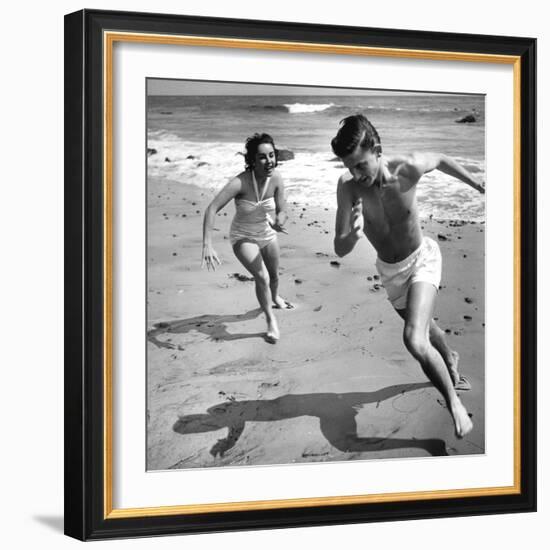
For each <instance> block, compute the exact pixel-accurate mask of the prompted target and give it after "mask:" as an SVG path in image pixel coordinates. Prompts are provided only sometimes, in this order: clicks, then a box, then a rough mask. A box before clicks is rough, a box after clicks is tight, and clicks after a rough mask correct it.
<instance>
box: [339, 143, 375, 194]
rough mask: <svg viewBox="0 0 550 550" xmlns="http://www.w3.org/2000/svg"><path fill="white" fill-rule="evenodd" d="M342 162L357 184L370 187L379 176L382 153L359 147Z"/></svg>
mask: <svg viewBox="0 0 550 550" xmlns="http://www.w3.org/2000/svg"><path fill="white" fill-rule="evenodd" d="M342 162H343V163H344V166H345V167H346V168H347V169H348V170H349V171H350V172H351V175H352V176H353V179H354V181H355V182H356V183H358V184H360V185H362V186H364V187H370V186H371V185H372V184H373V183H374V182H375V180H376V177H377V176H378V171H379V167H380V153H379V152H378V151H377V150H376V149H375V150H374V151H373V150H372V149H368V150H366V149H363V148H362V147H361V146H360V145H358V146H357V148H356V149H355V151H353V153H350V154H349V155H348V156H346V157H343V158H342Z"/></svg>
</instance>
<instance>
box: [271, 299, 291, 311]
mask: <svg viewBox="0 0 550 550" xmlns="http://www.w3.org/2000/svg"><path fill="white" fill-rule="evenodd" d="M273 307H274V308H276V309H293V308H294V305H293V304H292V303H291V302H289V301H288V300H285V299H284V298H281V297H280V296H277V297H276V298H275V299H274V300H273Z"/></svg>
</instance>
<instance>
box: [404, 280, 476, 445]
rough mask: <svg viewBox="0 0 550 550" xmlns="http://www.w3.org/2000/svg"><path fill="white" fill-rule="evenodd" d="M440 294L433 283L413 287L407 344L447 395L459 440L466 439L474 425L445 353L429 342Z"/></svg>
mask: <svg viewBox="0 0 550 550" xmlns="http://www.w3.org/2000/svg"><path fill="white" fill-rule="evenodd" d="M436 292H437V290H436V288H435V287H434V286H433V285H432V284H429V283H424V282H417V283H414V284H412V285H411V287H410V289H409V293H408V296H407V309H406V315H405V327H404V330H403V341H404V342H405V346H406V347H407V349H408V350H409V352H410V353H411V355H412V356H413V357H414V358H415V359H416V360H417V361H418V362H419V363H420V366H421V367H422V370H423V371H424V373H425V374H426V376H427V377H428V378H429V380H430V382H431V383H432V384H433V385H434V386H435V387H436V388H437V389H438V390H439V392H440V393H441V395H443V397H444V399H445V402H446V404H447V407H448V409H449V411H450V413H451V416H452V418H453V422H454V425H455V433H456V435H457V437H464V436H465V435H466V434H467V433H469V432H470V431H471V430H472V428H473V424H472V421H471V420H470V417H469V416H468V412H467V411H466V409H465V407H464V405H463V404H462V402H461V401H460V399H459V398H458V396H457V394H456V391H455V389H454V385H453V381H452V380H451V376H450V374H449V371H448V368H447V365H446V364H445V362H444V360H443V357H442V355H441V353H440V352H439V351H438V350H437V349H436V348H435V347H434V346H433V344H432V342H431V341H430V338H429V329H430V321H431V318H432V312H433V306H434V302H435V296H436Z"/></svg>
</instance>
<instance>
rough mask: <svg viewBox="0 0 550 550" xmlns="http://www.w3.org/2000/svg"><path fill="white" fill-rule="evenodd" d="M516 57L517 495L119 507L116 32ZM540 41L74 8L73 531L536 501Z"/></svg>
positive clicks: (127, 532)
mask: <svg viewBox="0 0 550 550" xmlns="http://www.w3.org/2000/svg"><path fill="white" fill-rule="evenodd" d="M106 31H109V32H125V33H143V34H145V35H147V34H155V35H174V36H178V35H186V36H198V37H212V38H223V39H228V40H233V39H248V40H255V41H280V42H286V43H296V44H302V43H314V44H321V45H327V46H331V45H339V46H353V47H371V48H380V49H385V48H390V49H402V50H404V51H412V50H415V51H423V52H442V53H443V54H445V52H462V53H464V54H484V55H489V56H490V55H497V56H512V57H514V58H516V60H517V63H518V67H519V68H520V72H519V75H520V81H519V90H520V105H519V114H520V117H521V124H520V129H519V136H518V139H519V142H520V148H519V151H518V162H519V172H518V177H519V181H520V185H519V201H520V205H519V206H518V212H519V215H520V223H519V228H518V231H519V258H515V262H516V264H517V270H518V271H517V275H518V276H519V281H520V283H519V305H520V308H519V315H518V316H519V321H518V322H519V326H518V327H516V330H517V331H519V338H520V339H519V353H518V360H519V367H520V370H519V372H520V376H519V380H518V387H517V388H516V390H517V392H518V397H519V399H518V403H519V411H518V414H519V428H520V433H521V437H520V441H519V460H520V464H521V468H520V471H519V478H518V487H517V490H516V491H514V492H513V493H511V494H487V495H481V496H471V497H470V496H466V497H451V498H437V499H430V498H426V499H423V498H419V499H413V500H408V499H404V500H401V501H397V502H396V501H390V502H383V501H382V502H369V503H352V504H337V505H312V506H300V507H290V506H289V507H283V508H280V507H279V508H274V509H269V508H268V509H243V510H236V511H235V510H232V511H222V512H220V511H215V512H211V511H209V512H199V513H186V514H165V515H163V514H160V515H159V514H156V515H147V514H142V515H136V516H135V517H128V516H117V515H113V514H112V513H111V510H109V505H108V501H109V498H110V495H109V494H108V493H109V490H108V488H107V487H108V485H106V483H105V479H106V478H105V476H106V470H105V468H106V465H105V460H104V457H105V453H106V447H105V446H106V444H108V441H106V439H105V432H104V425H105V424H104V422H105V414H106V413H105V403H106V400H107V399H110V396H109V395H106V386H105V370H104V364H105V330H106V326H105V319H106V313H105V307H106V306H105V295H106V287H105V280H106V279H105V277H104V274H105V271H104V269H105V239H106V234H105V227H106V226H105V208H104V206H105V203H104V201H105V199H106V197H105V193H104V177H105V173H104V160H105V159H104V145H105V144H104V139H105V138H104V135H105V134H104V130H105V128H104V118H103V113H104V104H103V102H104V91H103V90H104V83H105V72H104V71H105V66H104V53H105V52H104V48H105V42H104V33H105V32H106ZM535 167H536V40H535V39H533V38H518V37H503V36H482V35H469V34H450V33H436V32H424V31H422V32H421V31H409V30H408V31H403V30H395V29H375V28H361V27H341V26H328V25H312V24H303V23H282V22H273V21H252V20H237V19H218V18H208V17H195V16H193V17H189V16H180V15H164V14H152V13H132V12H112V11H98V10H83V11H79V12H76V13H72V14H69V15H67V16H66V17H65V533H66V534H67V535H69V536H71V537H75V538H77V539H80V540H97V539H108V538H121V537H145V536H154V535H167V534H178V533H179V534H183V533H204V532H214V531H233V530H243V529H248V530H252V529H266V528H283V527H293V526H315V525H334V524H343V523H359V522H374V521H389V520H403V519H415V518H438V517H452V516H465V515H476V514H477V515H479V514H497V513H512V512H529V511H535V509H536V429H537V426H536V406H537V402H536V347H537V346H536V325H537V321H536V319H537V290H536V288H537V287H536V207H535V199H536V168H535Z"/></svg>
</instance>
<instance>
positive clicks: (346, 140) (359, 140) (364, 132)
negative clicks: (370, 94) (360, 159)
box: [331, 115, 382, 158]
mask: <svg viewBox="0 0 550 550" xmlns="http://www.w3.org/2000/svg"><path fill="white" fill-rule="evenodd" d="M331 145H332V150H333V151H334V154H335V155H336V156H338V157H340V158H343V157H347V156H348V155H349V154H351V153H353V151H355V149H356V147H357V146H358V145H360V146H361V147H362V148H363V149H366V150H369V149H374V148H375V147H376V146H378V148H379V151H380V152H382V145H381V144H380V136H379V135H378V132H377V131H376V128H375V127H374V126H373V125H372V124H371V123H370V121H369V120H368V119H367V117H365V116H363V115H351V116H348V117H346V118H344V119H342V120H341V121H340V128H338V132H337V134H336V136H335V137H334V138H332V141H331Z"/></svg>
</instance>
